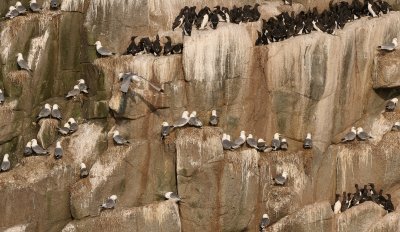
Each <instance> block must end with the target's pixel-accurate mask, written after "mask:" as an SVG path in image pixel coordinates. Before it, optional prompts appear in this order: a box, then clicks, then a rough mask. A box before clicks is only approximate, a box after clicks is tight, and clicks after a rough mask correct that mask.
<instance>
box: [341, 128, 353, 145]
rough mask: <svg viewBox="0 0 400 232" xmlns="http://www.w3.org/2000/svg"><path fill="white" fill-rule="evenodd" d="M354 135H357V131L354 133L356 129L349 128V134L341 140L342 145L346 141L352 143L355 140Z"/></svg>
mask: <svg viewBox="0 0 400 232" xmlns="http://www.w3.org/2000/svg"><path fill="white" fill-rule="evenodd" d="M356 135H357V131H356V128H355V127H354V126H353V127H352V128H351V131H350V132H349V133H347V134H346V135H345V136H344V138H342V143H344V142H348V141H353V140H354V139H356Z"/></svg>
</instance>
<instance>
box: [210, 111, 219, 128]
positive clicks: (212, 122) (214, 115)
mask: <svg viewBox="0 0 400 232" xmlns="http://www.w3.org/2000/svg"><path fill="white" fill-rule="evenodd" d="M210 125H211V126H217V125H218V116H217V111H216V110H212V111H211V117H210Z"/></svg>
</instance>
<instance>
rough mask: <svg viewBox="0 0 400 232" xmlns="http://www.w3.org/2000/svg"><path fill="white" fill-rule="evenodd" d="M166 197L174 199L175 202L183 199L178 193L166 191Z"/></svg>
mask: <svg viewBox="0 0 400 232" xmlns="http://www.w3.org/2000/svg"><path fill="white" fill-rule="evenodd" d="M164 197H165V199H167V200H172V201H175V202H179V201H181V200H182V199H181V198H180V197H179V196H178V194H176V193H174V192H166V193H165V194H164Z"/></svg>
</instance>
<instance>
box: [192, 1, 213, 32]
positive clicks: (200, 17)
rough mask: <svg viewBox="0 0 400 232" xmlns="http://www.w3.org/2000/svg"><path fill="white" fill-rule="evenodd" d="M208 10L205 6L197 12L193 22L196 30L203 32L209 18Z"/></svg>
mask: <svg viewBox="0 0 400 232" xmlns="http://www.w3.org/2000/svg"><path fill="white" fill-rule="evenodd" d="M210 12H211V10H210V8H208V7H207V6H206V7H204V8H203V9H201V10H200V11H199V13H198V14H197V18H196V20H195V24H196V28H197V30H204V29H205V27H206V26H207V23H208V21H209V18H210V15H209V14H210Z"/></svg>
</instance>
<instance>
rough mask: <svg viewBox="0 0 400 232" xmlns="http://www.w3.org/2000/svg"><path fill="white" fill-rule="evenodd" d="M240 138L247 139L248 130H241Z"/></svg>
mask: <svg viewBox="0 0 400 232" xmlns="http://www.w3.org/2000/svg"><path fill="white" fill-rule="evenodd" d="M240 138H242V139H246V132H245V131H240Z"/></svg>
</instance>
